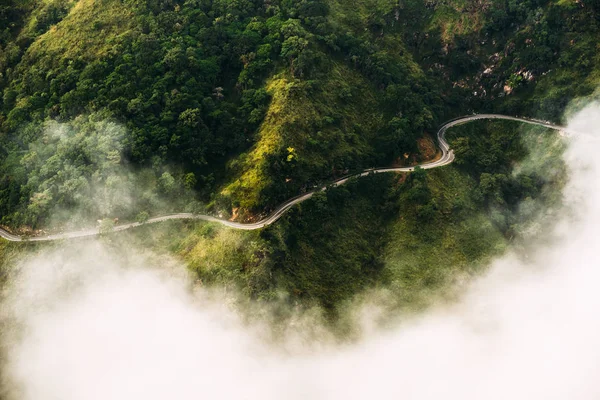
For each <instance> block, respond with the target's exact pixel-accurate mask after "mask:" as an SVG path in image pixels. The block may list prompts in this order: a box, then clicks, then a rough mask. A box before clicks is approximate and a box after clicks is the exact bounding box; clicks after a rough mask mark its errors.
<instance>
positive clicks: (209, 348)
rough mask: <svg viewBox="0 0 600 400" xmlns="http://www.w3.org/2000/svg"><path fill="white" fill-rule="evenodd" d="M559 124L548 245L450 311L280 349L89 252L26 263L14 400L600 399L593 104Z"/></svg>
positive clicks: (13, 357)
mask: <svg viewBox="0 0 600 400" xmlns="http://www.w3.org/2000/svg"><path fill="white" fill-rule="evenodd" d="M570 127H571V128H573V130H576V131H584V132H587V133H589V134H590V135H587V136H576V137H573V138H572V139H571V144H570V147H569V150H568V151H567V153H566V155H565V159H566V161H567V162H568V164H569V166H570V168H571V172H570V181H569V184H568V186H567V188H566V191H565V202H566V207H567V211H568V212H566V213H565V217H564V220H561V221H560V222H559V223H558V224H557V232H556V235H555V239H554V240H553V241H552V243H549V244H546V245H544V246H545V247H543V248H539V249H537V251H532V252H531V253H530V254H528V258H527V259H526V260H523V259H519V258H518V257H517V256H514V255H509V256H507V257H506V258H504V259H502V260H499V261H497V262H496V263H495V264H494V265H493V266H492V268H491V270H490V273H489V274H488V275H486V276H485V277H484V278H482V279H480V280H478V281H477V282H475V283H474V284H473V285H472V287H471V288H470V289H469V290H468V291H467V293H465V295H464V297H463V298H462V299H461V300H460V301H459V302H458V303H456V304H452V305H447V306H445V307H443V308H438V309H436V310H432V311H430V312H428V313H427V314H425V315H423V316H421V317H419V318H418V319H416V320H413V321H410V322H406V323H404V324H402V325H400V326H398V327H396V328H394V329H392V330H389V331H386V332H379V333H369V334H368V335H367V336H366V337H365V338H364V339H363V340H361V341H360V342H359V343H355V344H352V345H331V344H328V345H327V346H325V347H317V348H319V349H320V350H319V351H314V348H315V347H314V345H311V344H306V346H305V347H304V348H302V347H300V348H298V346H296V347H295V348H294V349H295V350H294V351H293V352H288V353H286V352H285V351H282V349H281V348H280V347H277V346H275V345H272V344H269V343H268V342H266V341H264V340H262V338H263V337H264V336H263V335H261V334H260V332H261V327H259V326H253V327H248V326H245V325H244V324H243V323H242V322H241V321H240V320H239V319H238V318H237V317H236V315H235V314H234V313H233V312H232V311H231V310H230V309H228V308H227V307H225V306H224V305H223V303H224V301H225V300H223V299H221V302H219V301H214V300H209V299H208V297H207V296H206V293H203V292H200V294H199V296H198V295H192V294H191V293H190V291H189V290H188V289H189V287H188V286H189V284H188V283H187V281H186V279H185V278H182V277H177V276H165V275H166V274H167V273H165V272H164V270H163V271H161V270H157V269H150V268H146V267H144V266H143V264H144V261H142V260H138V261H136V259H135V257H133V258H132V257H130V258H128V259H126V260H124V259H123V258H121V257H117V256H116V255H111V254H110V253H109V252H108V251H107V248H106V247H105V246H103V245H100V244H97V243H96V244H88V245H85V246H82V247H80V248H78V249H77V251H71V250H63V251H62V252H57V253H54V254H52V255H44V256H43V257H39V258H37V259H34V260H30V261H28V262H27V263H26V264H25V266H24V269H23V273H22V274H21V275H20V278H19V280H18V282H16V283H15V284H14V285H13V287H12V289H11V293H10V294H11V297H10V299H9V301H8V302H7V303H6V304H7V305H6V307H7V310H9V311H13V312H16V313H17V322H18V324H17V325H15V326H16V327H17V328H15V332H13V333H14V334H10V335H7V339H6V340H13V341H14V342H13V345H12V347H11V352H10V354H9V358H8V364H7V365H6V369H5V371H6V374H7V377H8V378H9V380H10V382H11V385H12V387H14V388H16V389H17V390H16V391H15V393H16V394H15V395H14V396H13V397H14V398H15V399H17V398H18V399H22V400H43V399H62V400H71V399H73V400H74V399H77V400H79V399H85V400H94V399H103V400H104V399H114V400H121V399H123V400H125V399H127V400H142V399H143V400H155V399H178V400H186V399H203V398H210V399H213V398H214V399H344V400H348V399H371V398H382V399H385V398H403V399H417V400H421V399H436V400H437V399H440V398H444V399H456V400H458V399H461V400H475V399H477V400H479V399H507V398H510V399H528V400H529V399H540V400H541V399H543V400H548V399H561V400H562V399H597V398H599V397H600V383H599V382H598V379H597V377H598V376H600V363H599V362H598V360H600V317H599V315H600V314H599V313H598V310H599V309H600V307H599V306H600V291H598V282H600V269H599V267H600V262H599V258H600V257H599V256H598V246H599V245H600V243H599V239H598V238H599V235H598V231H597V229H598V228H597V226H598V225H599V223H600V207H598V204H600V158H598V157H597V153H598V149H597V148H596V146H597V142H596V140H595V139H594V137H598V136H600V106H598V105H592V106H590V107H588V108H587V109H586V110H584V111H582V112H581V113H579V114H577V115H576V116H575V117H574V119H573V121H571V124H570ZM167 271H172V270H171V269H167ZM169 273H170V272H169ZM263 328H264V327H263ZM297 343H301V342H300V341H298V342H297ZM326 343H328V342H327V341H326Z"/></svg>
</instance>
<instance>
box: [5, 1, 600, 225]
mask: <svg viewBox="0 0 600 400" xmlns="http://www.w3.org/2000/svg"><path fill="white" fill-rule="evenodd" d="M599 15H600V5H599V3H598V2H597V1H571V0H560V1H548V0H535V1H518V2H517V1H499V0H479V1H453V0H451V1H421V0H399V1H396V0H362V1H358V2H344V1H341V0H300V1H291V0H266V1H265V0H260V1H259V0H254V1H250V0H235V1H231V0H215V1H208V0H185V1H184V0H179V1H178V0H162V1H156V0H153V1H150V0H148V1H141V0H78V1H75V0H47V1H35V0H29V1H16V0H11V1H8V2H6V1H5V2H3V5H2V6H0V27H1V31H0V92H2V96H0V110H1V111H0V145H1V153H0V162H1V165H0V171H1V177H0V215H1V216H2V221H1V222H2V223H3V224H7V225H11V226H13V227H21V226H25V225H28V226H32V227H40V226H44V225H45V224H47V223H48V222H49V218H50V216H51V214H52V210H54V209H56V208H57V207H59V208H61V207H62V208H70V209H72V208H75V207H80V209H81V210H82V211H81V213H78V215H86V213H87V214H88V215H89V219H90V220H92V221H93V220H95V219H97V218H98V217H107V216H114V215H117V214H118V215H120V216H122V217H126V218H133V216H134V215H136V214H137V213H139V212H148V213H151V214H154V213H157V212H161V211H167V210H168V209H169V206H171V207H173V206H175V205H177V206H182V201H173V200H174V199H179V200H180V199H181V198H182V193H184V192H185V193H186V195H185V196H183V197H186V199H188V198H189V199H190V200H189V201H187V200H186V201H185V204H186V206H188V207H192V208H195V209H197V208H198V207H199V206H198V204H197V202H198V200H200V201H201V202H203V203H204V204H205V205H206V206H207V207H208V208H211V209H213V210H215V211H218V212H222V213H226V214H227V213H231V212H232V210H235V212H236V213H237V215H239V217H240V218H251V217H252V216H253V215H256V214H259V213H261V212H264V211H265V210H268V209H269V208H272V207H274V206H275V205H277V204H278V203H279V202H280V201H282V200H284V199H285V198H287V197H289V196H293V195H296V194H298V193H299V192H301V191H302V190H307V189H308V188H310V187H311V186H312V185H314V184H316V183H317V182H322V181H326V180H328V179H331V178H332V177H334V176H338V175H341V174H344V173H347V172H349V171H353V170H358V169H362V168H366V167H370V166H375V165H386V164H390V163H394V162H396V163H397V162H405V160H413V159H417V160H418V159H419V157H421V155H420V151H421V149H420V148H419V146H418V145H417V141H418V139H420V138H422V137H424V135H427V134H431V133H433V132H434V130H435V127H436V126H437V125H438V124H439V123H440V122H441V121H442V120H444V119H445V118H449V117H453V116H456V115H459V114H464V113H469V112H472V111H473V110H475V111H478V112H479V111H490V110H496V111H502V112H505V113H509V114H527V115H529V116H532V117H539V118H544V119H555V120H556V119H558V118H559V116H560V115H561V113H562V112H563V110H564V108H565V106H566V105H567V103H568V102H569V100H570V99H571V98H573V97H575V96H586V95H591V94H592V93H593V92H594V90H595V88H596V84H597V80H598V79H599V78H600V75H599V73H598V70H597V65H598V54H600V52H598V43H597V40H596V39H597V37H598V36H597V35H598V23H599V22H600V19H599V18H600V17H599ZM107 126H108V127H114V129H117V130H118V131H119V132H120V134H119V135H118V136H114V135H113V136H111V135H110V134H108V135H107V138H108V139H106V140H94V139H90V140H83V138H81V135H80V132H88V133H89V134H90V135H91V136H92V137H94V135H96V134H98V133H97V130H98V129H105V128H106V127H107ZM117 126H119V128H117ZM111 129H112V128H111ZM57 131H60V132H62V133H61V135H63V136H64V139H61V140H59V141H56V140H54V139H52V138H56V137H57V136H56V135H57V133H56V132H57ZM78 135H79V136H78ZM63 136H61V137H63ZM117 138H118V139H117ZM107 141H108V142H110V143H108V142H107ZM43 145H44V146H45V145H48V146H50V147H46V151H40V148H41V147H44V146H43ZM52 146H56V147H52ZM109 147H110V148H109ZM99 156H102V157H104V158H103V159H102V160H98V157H99ZM407 157H408V158H407ZM111 163H112V164H111ZM100 166H103V167H100ZM115 166H118V167H122V168H124V169H127V171H129V172H132V174H133V175H134V176H137V178H135V179H134V178H131V179H133V180H134V181H135V182H140V185H142V186H143V187H145V188H146V189H145V190H144V191H143V192H144V193H143V194H131V195H132V196H134V197H136V196H138V197H139V198H136V199H134V200H133V201H131V202H130V203H129V204H130V205H131V206H130V207H129V208H127V207H124V206H122V205H120V206H118V205H116V204H115V206H114V207H104V206H103V207H98V206H97V205H94V202H92V201H90V200H89V196H90V193H95V192H96V191H95V189H94V190H92V189H90V188H91V187H103V188H108V189H106V190H108V191H110V188H111V187H113V186H114V185H115V182H121V181H123V180H124V181H127V179H128V178H125V177H124V176H125V175H123V172H122V171H121V172H119V171H118V170H119V168H116V167H115ZM136 179H137V180H136ZM111 185H113V186H111ZM106 190H105V192H106ZM111 204H112V203H111ZM190 204H192V205H190Z"/></svg>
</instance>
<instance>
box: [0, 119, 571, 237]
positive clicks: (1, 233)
mask: <svg viewBox="0 0 600 400" xmlns="http://www.w3.org/2000/svg"><path fill="white" fill-rule="evenodd" d="M479 119H503V120H509V121H517V122H523V123H527V124H531V125H539V126H544V127H546V128H550V129H557V130H561V131H566V128H565V127H562V126H558V125H554V124H551V123H549V122H546V121H540V120H535V119H529V118H520V117H510V116H507V115H499V114H475V115H469V116H465V117H460V118H455V119H453V120H451V121H448V122H446V123H444V125H442V126H441V127H440V128H439V130H438V132H437V138H438V144H439V146H440V149H441V151H442V156H441V158H440V159H439V160H436V161H433V162H430V163H425V164H421V165H419V167H421V168H423V169H432V168H439V167H443V166H444V165H448V164H451V163H452V162H453V161H454V152H453V151H452V150H451V149H450V146H449V145H448V142H446V138H445V135H446V131H447V130H448V129H449V128H451V127H453V126H456V125H461V124H465V123H467V122H471V121H475V120H479ZM415 168H416V166H414V167H400V168H373V169H367V170H365V171H363V172H362V173H360V174H356V175H351V176H347V177H344V178H341V179H338V180H337V181H335V182H333V183H332V184H330V185H333V186H340V185H343V184H344V183H346V182H347V181H348V180H349V179H351V178H356V177H360V176H366V175H369V174H378V173H382V172H411V171H413V170H414V169H415ZM328 186H329V185H328ZM325 189H327V186H323V187H321V188H318V189H316V190H314V191H313V192H310V193H306V194H303V195H300V196H297V197H294V198H293V199H290V200H288V201H286V202H285V203H283V204H282V205H280V206H279V207H278V208H277V209H276V210H275V211H273V213H271V214H270V215H269V216H267V217H266V218H264V219H262V220H260V221H258V222H255V223H250V224H242V223H239V222H232V221H227V220H224V219H220V218H216V217H212V216H210V215H198V214H190V213H180V214H170V215H163V216H160V217H155V218H151V219H149V220H148V221H146V222H145V223H144V224H152V223H156V222H162V221H167V220H171V219H197V220H203V221H210V222H217V223H219V224H222V225H225V226H228V227H230V228H235V229H243V230H255V229H260V228H263V227H265V226H268V225H271V224H272V223H274V222H275V221H277V220H278V219H279V218H281V216H282V215H283V214H284V213H285V212H286V211H287V210H289V209H290V208H292V207H293V206H294V205H296V204H298V203H302V202H303V201H305V200H308V199H310V198H311V197H312V196H313V194H315V193H316V192H319V191H323V190H325ZM140 225H142V224H140V223H138V222H134V223H130V224H123V225H118V226H115V227H114V231H116V232H118V231H124V230H127V229H131V228H135V227H138V226H140ZM99 234H100V232H99V229H98V228H94V229H88V230H84V231H76V232H66V233H61V234H57V235H50V236H36V237H28V238H26V237H21V236H16V235H13V234H11V233H10V232H7V231H5V230H4V229H2V228H0V237H3V238H4V239H6V240H9V241H11V242H21V241H29V242H47V241H53V240H65V239H76V238H83V237H90V236H97V235H99Z"/></svg>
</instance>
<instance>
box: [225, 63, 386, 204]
mask: <svg viewBox="0 0 600 400" xmlns="http://www.w3.org/2000/svg"><path fill="white" fill-rule="evenodd" d="M267 88H268V90H269V92H270V94H271V96H272V100H271V103H270V105H269V109H268V111H267V115H266V117H265V120H264V121H263V123H262V125H261V127H260V130H259V132H258V139H257V142H256V144H255V145H254V146H253V147H252V148H251V149H250V150H249V151H248V152H247V153H246V154H243V155H242V156H240V157H239V158H238V159H235V160H234V161H232V162H231V163H230V170H231V173H232V175H233V176H234V178H233V179H232V181H233V182H232V183H230V184H229V185H228V186H226V187H225V188H224V189H223V190H222V192H221V194H222V195H223V196H225V197H233V198H236V199H241V200H240V201H239V203H238V204H236V205H238V206H241V207H242V208H244V209H253V208H255V207H256V206H257V205H258V204H261V200H260V196H261V194H262V193H263V191H265V190H268V188H269V186H271V185H280V186H281V185H285V183H286V182H273V181H272V178H271V176H272V175H273V174H271V173H270V172H272V171H270V168H273V164H275V163H281V164H282V165H283V166H282V167H281V168H282V169H285V168H287V170H288V172H289V176H288V178H287V180H288V183H289V185H287V186H289V190H288V191H287V196H288V197H289V196H293V195H295V194H297V193H298V188H299V185H305V184H307V183H308V182H311V181H314V180H315V179H316V178H318V177H319V176H322V175H327V174H328V173H330V172H331V171H332V170H333V171H335V170H336V168H338V167H339V165H348V164H350V165H352V164H353V163H354V164H355V165H356V166H359V165H360V159H361V157H363V158H364V154H368V153H369V152H370V151H371V150H370V149H369V145H370V143H369V142H370V141H371V140H372V139H373V134H374V133H375V132H377V130H378V129H379V128H380V127H381V125H382V123H383V115H382V114H381V112H380V111H379V110H378V107H377V106H378V102H377V100H376V93H375V92H374V90H373V89H372V88H371V87H370V86H369V85H368V83H367V82H365V81H364V79H363V78H362V77H361V76H360V75H359V74H357V73H356V72H353V71H352V70H350V69H349V68H347V67H345V66H344V65H341V64H335V63H334V64H333V66H332V69H331V71H330V73H329V74H328V75H327V77H326V80H325V82H324V84H323V85H322V86H319V87H311V86H310V85H309V84H307V83H305V82H304V83H303V82H302V81H297V80H294V79H291V78H289V77H287V76H286V75H285V74H284V75H281V76H276V77H275V78H273V79H272V80H271V82H270V83H269V84H268V85H267ZM297 170H305V171H306V170H308V171H310V172H309V174H307V175H304V174H303V175H298V174H296V171H297Z"/></svg>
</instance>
